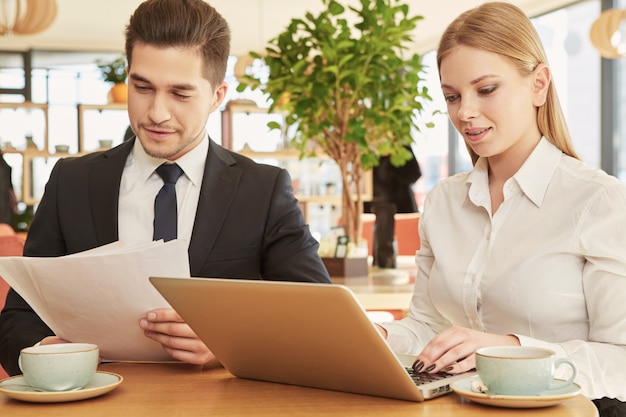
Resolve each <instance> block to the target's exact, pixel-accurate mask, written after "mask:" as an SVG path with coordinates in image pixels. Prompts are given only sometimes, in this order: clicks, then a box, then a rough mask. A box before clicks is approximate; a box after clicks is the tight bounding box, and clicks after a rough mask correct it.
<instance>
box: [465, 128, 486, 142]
mask: <svg viewBox="0 0 626 417" xmlns="http://www.w3.org/2000/svg"><path fill="white" fill-rule="evenodd" d="M490 131H491V128H490V127H487V128H483V129H471V130H465V137H466V138H467V140H469V141H470V142H478V141H479V140H481V139H482V138H484V137H485V136H486V135H487V133H489V132H490Z"/></svg>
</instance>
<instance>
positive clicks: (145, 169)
mask: <svg viewBox="0 0 626 417" xmlns="http://www.w3.org/2000/svg"><path fill="white" fill-rule="evenodd" d="M208 151H209V139H208V136H205V138H204V140H202V142H200V143H199V144H198V145H197V146H196V147H195V148H193V149H192V150H190V151H189V152H187V153H186V154H184V155H183V156H181V157H180V158H178V159H177V160H176V161H175V162H176V163H177V164H178V166H180V167H181V168H182V170H183V172H184V173H185V175H186V176H187V177H188V178H189V180H190V181H191V182H192V184H193V185H194V186H200V184H201V183H202V177H203V176H204V166H205V163H206V156H207V153H208ZM132 158H133V159H134V164H135V167H136V168H137V172H138V173H139V177H140V179H141V180H142V181H144V182H145V181H147V180H148V178H150V176H151V175H152V174H153V173H154V170H155V169H157V168H158V167H159V166H160V165H162V164H164V163H166V162H168V160H166V159H160V158H154V157H152V156H150V155H148V154H147V153H146V151H145V150H144V149H143V146H141V142H140V141H139V139H135V144H134V147H133V151H132Z"/></svg>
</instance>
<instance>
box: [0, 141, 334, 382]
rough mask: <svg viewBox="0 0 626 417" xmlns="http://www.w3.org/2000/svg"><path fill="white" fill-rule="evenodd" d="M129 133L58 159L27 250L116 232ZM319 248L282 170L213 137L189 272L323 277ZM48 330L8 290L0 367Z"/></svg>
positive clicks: (58, 251)
mask: <svg viewBox="0 0 626 417" xmlns="http://www.w3.org/2000/svg"><path fill="white" fill-rule="evenodd" d="M133 143H134V140H129V141H127V142H124V143H123V144H121V145H120V146H118V147H116V148H113V149H110V150H108V151H104V152H97V153H93V154H89V155H86V156H83V157H80V158H66V159H61V160H59V162H58V163H57V164H56V165H55V167H54V169H53V170H52V172H51V174H50V179H49V180H48V184H47V185H46V191H45V194H44V197H43V198H42V200H41V202H40V205H39V207H38V209H37V212H36V215H35V218H34V220H33V222H32V224H31V227H30V230H29V232H28V238H27V241H26V245H25V248H24V255H25V256H63V255H68V254H72V253H76V252H81V251H84V250H87V249H91V248H95V247H98V246H102V245H105V244H107V243H111V242H114V241H117V240H118V232H117V224H118V212H117V211H118V209H117V208H118V196H119V187H120V180H121V177H122V171H123V169H124V164H125V162H126V158H127V157H128V154H129V153H130V151H131V150H132V147H133ZM146 221H152V219H149V220H148V219H146ZM317 248H318V244H317V241H316V240H315V239H314V238H313V237H312V236H311V234H310V232H309V228H308V226H307V225H306V224H305V223H304V218H303V216H302V212H301V210H300V208H299V206H298V202H297V200H296V199H295V197H294V196H293V193H292V191H291V178H290V177H289V174H288V173H287V171H285V170H284V169H280V168H277V167H273V166H268V165H260V164H256V163H255V162H253V161H252V160H250V159H249V158H246V157H244V156H241V155H238V154H236V153H233V152H230V151H228V150H226V149H224V148H222V147H221V146H219V145H217V144H216V143H214V142H213V141H211V143H210V145H209V153H208V157H207V163H206V167H205V171H204V178H203V181H202V188H201V191H200V199H199V202H198V210H197V214H196V219H195V222H194V227H193V232H192V236H191V242H190V246H189V263H190V269H191V275H192V276H196V277H225V278H247V279H267V280H285V281H312V282H330V278H329V276H328V272H327V271H326V268H325V266H324V264H323V263H322V261H321V260H320V258H319V256H318V254H317ZM85 313H86V314H88V312H85ZM49 335H52V331H51V330H50V329H49V328H48V327H47V326H46V325H45V324H44V323H43V322H42V321H41V319H40V318H39V317H38V316H37V315H36V314H35V313H34V312H33V311H32V309H31V308H30V306H29V305H28V304H27V303H26V302H25V301H24V300H23V299H22V298H21V297H20V296H19V295H18V294H17V293H16V292H15V291H13V290H11V291H10V292H9V295H8V297H7V303H6V306H5V308H4V310H3V312H2V314H0V361H1V362H2V365H3V367H4V368H5V370H6V371H7V372H8V373H9V374H18V373H20V371H19V368H18V367H17V357H18V356H19V351H20V349H22V348H23V347H25V346H30V345H32V344H34V343H37V342H38V341H40V340H41V339H43V338H44V337H46V336H49Z"/></svg>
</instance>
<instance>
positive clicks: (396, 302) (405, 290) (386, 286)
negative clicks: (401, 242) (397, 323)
mask: <svg viewBox="0 0 626 417" xmlns="http://www.w3.org/2000/svg"><path fill="white" fill-rule="evenodd" d="M368 262H369V264H370V265H371V263H372V260H371V257H370V259H369V260H368ZM416 274H417V266H416V265H415V257H414V256H398V257H397V268H396V269H395V270H386V271H376V269H375V268H370V274H369V276H365V277H348V278H339V277H332V278H331V280H332V282H333V283H334V284H341V285H345V286H347V287H348V288H350V289H351V290H352V292H354V295H355V296H356V298H357V299H358V300H359V303H360V304H361V305H362V306H363V308H364V309H366V310H368V311H381V310H382V311H388V312H391V313H392V314H393V315H394V318H395V319H400V318H402V317H404V316H405V315H406V313H407V311H408V309H409V304H410V302H411V296H412V295H413V286H414V284H415V275H416Z"/></svg>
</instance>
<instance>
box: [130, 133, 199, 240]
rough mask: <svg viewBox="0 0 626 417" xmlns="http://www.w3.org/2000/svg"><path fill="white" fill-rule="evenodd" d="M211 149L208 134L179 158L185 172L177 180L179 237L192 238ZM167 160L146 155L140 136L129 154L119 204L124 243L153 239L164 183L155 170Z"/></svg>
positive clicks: (178, 162) (178, 161)
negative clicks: (158, 197)
mask: <svg viewBox="0 0 626 417" xmlns="http://www.w3.org/2000/svg"><path fill="white" fill-rule="evenodd" d="M208 151H209V139H208V136H207V137H206V138H205V139H204V140H203V141H202V142H201V143H200V144H198V145H197V146H196V147H195V148H194V149H192V150H191V151H189V152H187V153H186V154H185V155H183V156H181V157H180V158H178V159H177V160H176V163H177V164H178V165H179V166H180V167H181V168H182V170H183V171H184V174H183V175H181V176H180V178H179V179H178V181H177V182H176V201H177V203H178V239H183V240H186V241H187V244H189V241H190V240H191V232H192V231H193V224H194V220H195V217H196V210H197V208H198V199H199V197H200V188H201V186H202V177H203V176H204V166H205V164H206V158H207V152H208ZM165 162H166V160H164V159H158V158H153V157H151V156H150V155H148V154H146V152H145V151H144V149H143V147H142V146H141V143H140V142H139V139H136V140H135V145H134V147H133V150H132V151H131V153H130V154H129V155H128V159H127V160H126V165H125V167H124V172H123V173H122V182H121V184H120V202H119V207H118V218H119V221H118V233H119V240H120V241H121V242H124V243H127V244H130V245H133V244H139V243H147V242H150V241H152V236H153V231H154V199H155V197H156V195H157V194H158V192H159V190H160V189H161V187H162V186H163V180H162V179H161V177H160V176H159V174H157V173H156V171H155V170H156V169H157V168H158V167H159V165H161V164H163V163H165Z"/></svg>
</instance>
